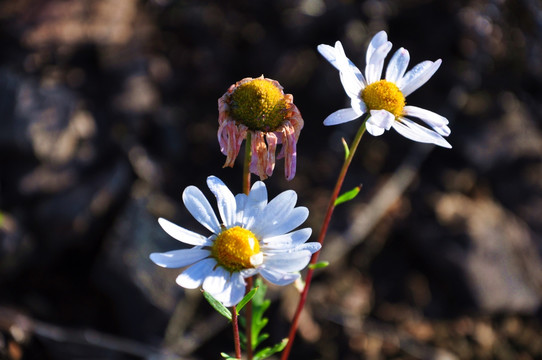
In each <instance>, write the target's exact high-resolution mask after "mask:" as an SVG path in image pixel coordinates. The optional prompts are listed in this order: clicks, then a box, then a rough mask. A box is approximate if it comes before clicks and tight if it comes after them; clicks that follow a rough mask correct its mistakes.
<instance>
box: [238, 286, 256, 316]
mask: <svg viewBox="0 0 542 360" xmlns="http://www.w3.org/2000/svg"><path fill="white" fill-rule="evenodd" d="M258 289H259V288H257V287H255V288H254V289H252V290H250V291H249V292H248V293H247V294H246V295H245V297H243V298H242V299H241V301H240V302H239V304H237V306H236V310H237V314H239V311H241V309H242V308H243V307H244V306H245V305H246V304H247V303H248V302H249V301H250V300H252V298H253V297H254V295H255V294H256V291H258Z"/></svg>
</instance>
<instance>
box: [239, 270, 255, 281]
mask: <svg viewBox="0 0 542 360" xmlns="http://www.w3.org/2000/svg"><path fill="white" fill-rule="evenodd" d="M258 272H259V269H254V268H252V269H245V270H241V271H239V273H240V274H241V276H242V277H243V278H245V279H246V278H249V277H251V276H254V275H256V274H257V273H258Z"/></svg>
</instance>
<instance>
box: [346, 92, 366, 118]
mask: <svg viewBox="0 0 542 360" xmlns="http://www.w3.org/2000/svg"><path fill="white" fill-rule="evenodd" d="M350 106H352V109H353V110H354V111H355V112H356V113H357V114H358V116H361V115H363V114H365V113H366V112H367V105H365V103H364V102H363V100H361V98H360V97H359V96H358V97H357V98H355V99H354V98H351V99H350Z"/></svg>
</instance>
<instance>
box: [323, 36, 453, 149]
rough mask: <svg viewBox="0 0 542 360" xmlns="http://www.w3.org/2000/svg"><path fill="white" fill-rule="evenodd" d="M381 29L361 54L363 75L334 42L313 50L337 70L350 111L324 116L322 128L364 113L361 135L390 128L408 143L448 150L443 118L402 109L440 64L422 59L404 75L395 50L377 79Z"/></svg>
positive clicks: (403, 55)
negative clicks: (420, 122)
mask: <svg viewBox="0 0 542 360" xmlns="http://www.w3.org/2000/svg"><path fill="white" fill-rule="evenodd" d="M391 47H392V44H391V42H389V41H388V35H387V34H386V32H385V31H380V32H379V33H377V34H376V35H375V36H374V37H373V38H372V40H371V42H370V44H369V48H368V49H367V54H366V65H365V76H363V74H362V73H361V71H360V70H359V69H358V68H357V67H356V66H355V65H354V64H353V63H352V61H350V59H348V58H347V57H346V55H345V53H344V49H343V47H342V45H341V43H340V41H337V42H336V43H335V47H331V46H329V45H324V44H322V45H319V46H318V51H319V52H320V54H322V56H324V57H325V58H326V60H327V61H329V62H330V63H331V65H333V66H335V68H337V70H339V72H340V77H341V82H342V84H343V87H344V90H345V91H346V94H347V95H348V96H349V97H350V104H351V107H350V108H347V109H341V110H338V111H336V112H334V113H333V114H331V115H329V116H328V117H327V118H326V119H325V120H324V125H337V124H341V123H344V122H348V121H351V120H355V119H357V118H359V117H360V116H361V115H363V114H364V113H367V112H369V113H370V114H371V116H370V117H369V119H368V120H367V124H366V125H367V131H368V132H369V133H370V134H371V135H373V136H379V135H382V134H383V133H384V130H389V129H390V128H392V127H393V128H394V129H395V130H396V131H397V132H398V133H400V134H401V135H403V136H404V137H407V138H409V139H411V140H414V141H419V142H423V143H433V144H436V145H440V146H443V147H447V148H450V147H451V145H450V144H449V143H448V142H447V141H446V140H445V139H444V137H445V136H448V135H450V128H449V127H448V120H447V119H446V118H445V117H443V116H440V115H438V114H436V113H434V112H432V111H429V110H426V109H422V108H419V107H416V106H410V105H406V100H405V98H406V97H407V96H408V95H410V94H411V93H413V92H414V91H415V90H417V89H418V88H419V87H421V86H422V85H423V84H425V83H426V82H427V80H429V79H430V78H431V77H432V76H433V74H434V73H435V72H436V71H437V70H438V68H439V66H440V64H441V63H442V60H440V59H438V60H437V61H435V62H433V61H423V62H421V63H419V64H418V65H416V66H414V67H413V68H412V69H411V70H410V71H408V72H406V73H405V71H406V68H407V66H408V62H409V60H410V55H409V53H408V51H407V50H406V49H404V48H400V49H399V50H397V51H396V52H395V54H394V55H393V56H392V58H391V60H390V62H389V64H388V67H387V69H386V78H385V79H380V77H381V75H382V69H383V67H384V58H385V57H386V55H387V54H388V53H389V51H390V50H391ZM406 116H409V117H415V118H418V119H420V120H422V121H423V122H425V123H426V124H427V125H428V126H429V127H430V128H431V129H429V128H427V127H425V126H421V125H419V124H417V123H415V122H414V121H412V120H410V119H408V118H407V117H406Z"/></svg>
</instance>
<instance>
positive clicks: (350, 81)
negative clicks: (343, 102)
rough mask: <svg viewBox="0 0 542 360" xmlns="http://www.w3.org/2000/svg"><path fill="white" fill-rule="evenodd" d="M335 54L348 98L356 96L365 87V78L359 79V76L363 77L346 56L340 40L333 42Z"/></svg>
mask: <svg viewBox="0 0 542 360" xmlns="http://www.w3.org/2000/svg"><path fill="white" fill-rule="evenodd" d="M335 55H336V57H337V58H336V59H337V66H338V68H339V71H340V78H341V83H342V85H343V87H344V90H345V91H346V94H347V95H348V96H349V97H350V98H357V97H359V94H360V92H361V90H363V89H364V88H365V86H366V85H365V79H362V80H363V81H360V78H359V76H361V78H363V75H361V72H360V71H359V69H358V68H357V67H356V66H355V65H354V64H353V63H352V62H351V61H350V59H348V58H347V57H346V54H345V53H344V49H343V47H342V45H341V42H340V41H337V42H336V43H335Z"/></svg>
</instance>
